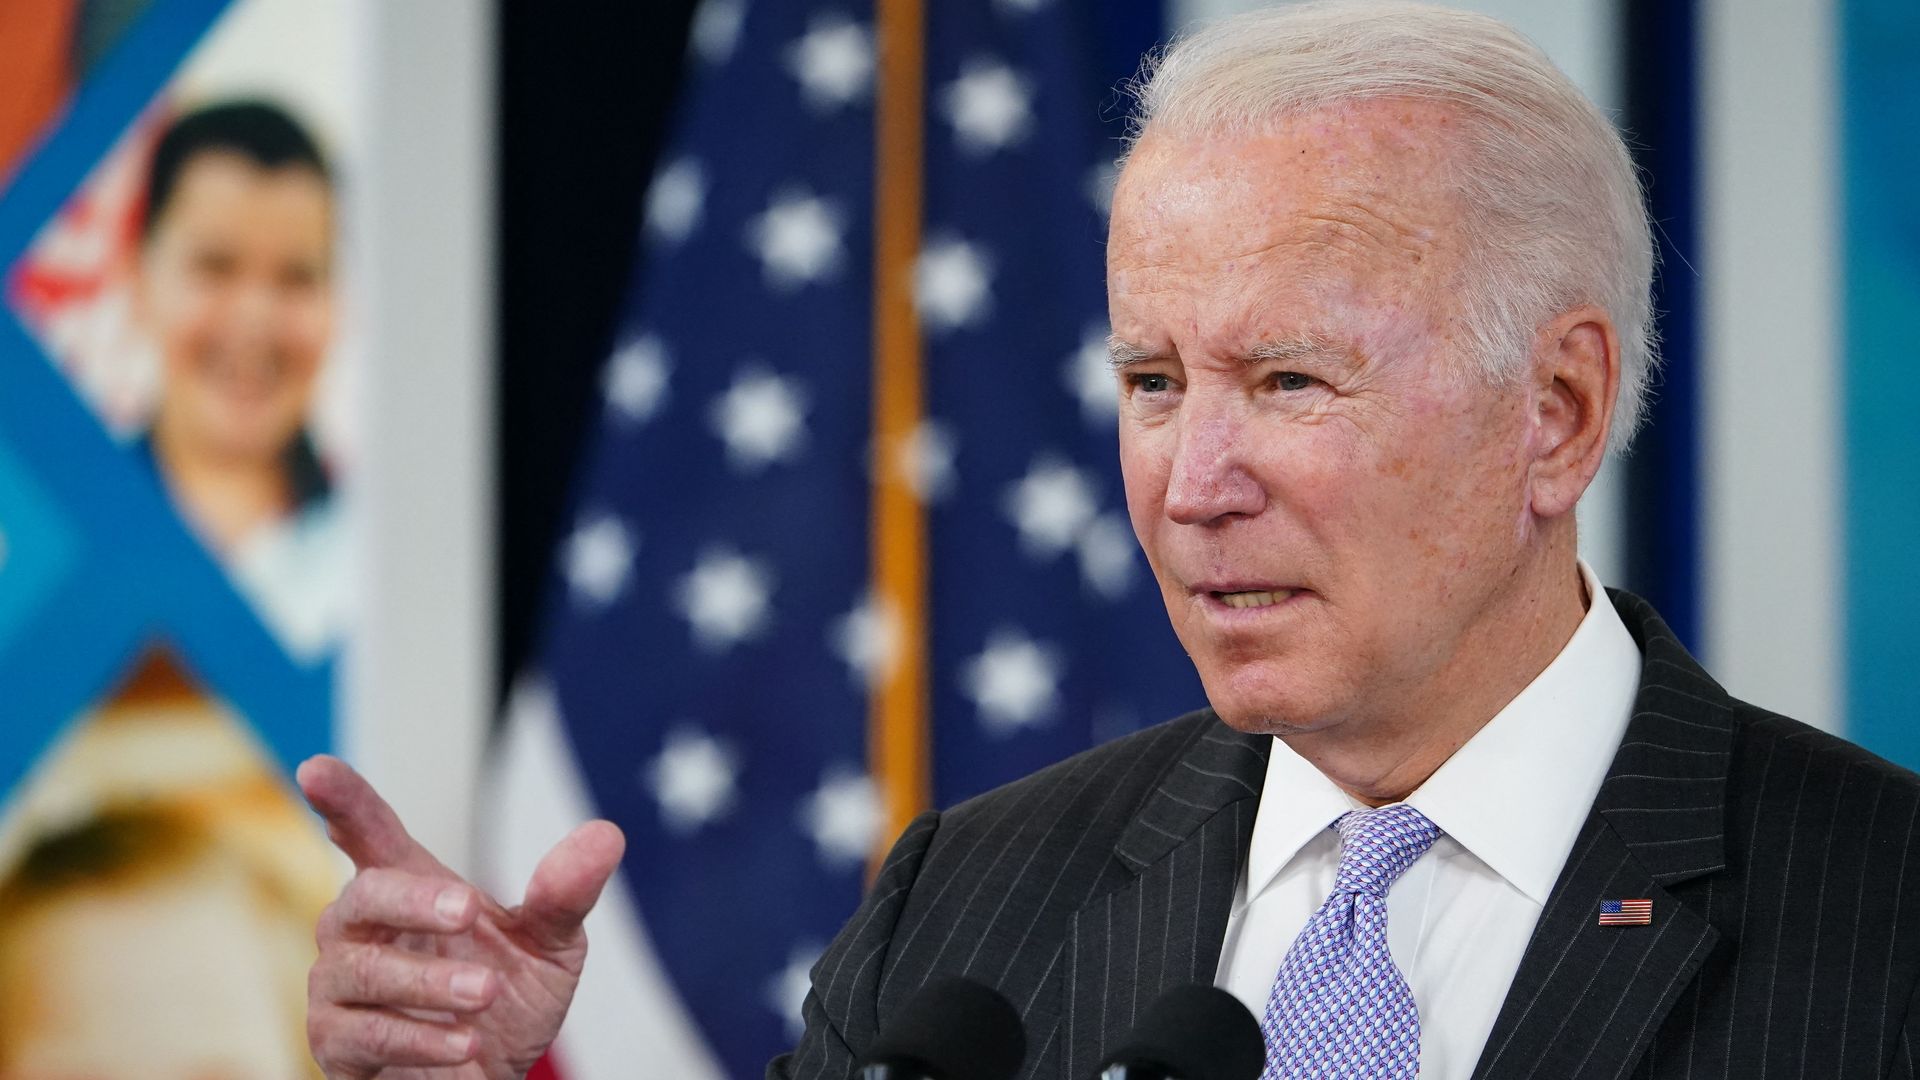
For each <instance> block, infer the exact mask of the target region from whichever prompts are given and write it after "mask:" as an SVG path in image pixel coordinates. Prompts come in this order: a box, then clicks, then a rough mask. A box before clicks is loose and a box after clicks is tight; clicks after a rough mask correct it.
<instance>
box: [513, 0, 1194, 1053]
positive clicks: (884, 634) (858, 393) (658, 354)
mask: <svg viewBox="0 0 1920 1080" xmlns="http://www.w3.org/2000/svg"><path fill="white" fill-rule="evenodd" d="M926 9H927V10H926V15H925V26H924V54H923V55H922V56H920V57H918V58H917V59H918V61H919V63H918V70H917V72H915V75H916V77H917V78H918V79H919V80H920V83H919V91H920V93H921V94H922V95H923V101H924V108H923V109H922V110H921V117H920V126H919V138H920V141H921V145H922V146H923V151H922V155H921V160H920V161H919V162H918V163H917V166H916V164H915V163H912V162H909V163H908V165H909V167H917V168H919V170H920V171H919V174H918V182H919V185H920V188H921V190H922V191H923V193H924V194H923V198H922V201H921V206H920V215H919V218H920V223H919V230H918V232H919V242H918V256H917V258H915V259H913V260H912V262H911V265H910V266H909V267H904V268H901V272H904V273H910V275H911V278H912V281H911V288H912V296H913V298H914V311H915V313H916V316H917V332H918V335H919V339H920V341H921V343H922V346H921V349H920V352H919V355H918V357H917V358H913V359H912V361H911V362H913V363H914V364H916V365H917V367H916V377H917V379H918V382H919V384H920V388H921V390H920V401H919V403H918V407H919V408H918V413H917V415H916V416H915V418H914V420H915V426H914V428H913V431H912V433H911V436H910V437H909V438H907V439H905V440H903V441H901V442H899V443H898V444H897V445H893V446H891V447H890V448H888V449H887V450H886V451H885V452H882V451H876V449H875V447H876V438H875V432H874V423H875V420H874V417H875V407H874V401H873V387H874V378H875V376H874V370H875V361H874V355H873V354H874V336H875V331H874V320H875V315H874V310H873V305H874V302H875V299H874V298H875V296H876V284H877V283H878V284H885V282H877V276H876V270H875V260H874V255H873V252H874V250H875V242H876V237H875V228H876V225H875V210H874V205H875V194H876V192H875V184H876V181H875V170H876V135H875V130H876V129H875V108H876V104H877V102H876V97H877V95H879V94H882V93H885V92H889V88H890V87H891V86H893V85H894V84H891V83H888V82H887V81H886V80H885V79H883V78H878V77H877V75H876V72H877V71H880V70H883V64H884V61H885V59H886V58H885V56H884V54H883V50H884V49H885V48H886V46H885V45H881V46H880V47H879V48H878V49H877V48H876V41H877V40H884V35H883V34H881V33H879V32H878V31H877V28H876V14H875V12H874V11H873V10H872V8H871V7H870V6H869V5H862V4H855V3H849V4H837V5H799V4H762V5H741V4H738V3H726V2H710V3H708V4H707V5H706V6H705V7H704V8H703V9H702V10H701V12H700V15H699V18H698V19H697V20H696V26H695V30H694V37H693V53H692V58H691V61H690V83H689V85H688V86H687V88H686V89H685V91H684V97H683V99H682V105H681V112H680V115H679V117H678V120H677V128H676V134H675V136H674V139H673V141H672V144H671V146H670V147H669V150H668V152H667V154H666V156H665V157H664V158H663V162H662V165H661V167H660V169H659V172H658V174H657V177H656V179H655V182H654V184H653V186H652V190H651V192H650V195H649V198H648V206H647V214H646V230H647V234H646V243H645V245H644V254H643V256H642V258H641V265H640V266H639V267H638V268H637V271H636V274H635V284H634V286H633V291H632V294H631V297H630V299H629V302H628V305H627V308H626V311H625V314H624V318H623V323H622V326H621V330H620V336H619V344H618V345H617V347H616V349H615V350H614V352H613V355H612V356H611V357H610V358H609V360H608V363H607V367H606V373H605V380H604V390H605V399H606V401H605V410H604V414H603V417H602V419H601V421H600V429H599V434H598V438H597V441H596V444H595V445H594V447H593V449H592V450H591V452H590V454H589V461H588V464H587V465H586V467H585V473H584V476H583V477H582V479H581V480H580V482H579V485H578V487H577V489H576V497H575V503H574V505H575V513H576V517H575V521H574V524H573V528H572V532H571V535H570V536H569V537H568V538H566V539H565V541H564V542H563V545H562V551H561V556H560V558H559V560H558V565H557V567H556V571H557V572H556V580H555V582H554V586H553V589H552V593H551V596H552V599H551V604H550V608H549V611H548V624H547V636H546V639H545V642H544V646H543V654H542V656H543V659H542V672H541V676H542V680H541V681H542V683H543V685H544V687H545V688H546V691H548V696H547V698H546V705H545V708H546V710H547V712H548V713H549V714H550V716H549V719H550V721H551V722H552V723H554V724H555V725H556V727H557V730H558V731H559V732H560V733H561V734H562V740H563V742H564V744H565V745H566V746H567V747H568V748H569V749H570V750H571V758H572V761H573V762H574V763H576V764H577V766H578V769H579V775H580V777H581V778H582V779H583V780H584V786H585V795H586V797H587V801H588V803H589V804H590V805H591V806H592V807H593V809H594V810H595V811H596V812H598V813H601V814H604V815H606V816H608V817H610V818H612V819H613V820H614V821H616V822H618V823H619V824H620V825H621V826H622V827H623V828H624V829H625V830H626V831H627V835H628V837H629V839H630V847H629V849H628V853H627V856H626V863H625V866H624V873H623V886H624V892H625V895H626V897H629V898H630V902H631V912H630V915H631V917H633V918H636V919H637V920H638V921H639V922H640V923H641V924H642V925H643V926H644V937H645V939H646V940H647V941H649V942H650V951H651V952H652V953H653V954H655V955H654V956H652V957H651V958H650V959H649V961H648V962H649V963H656V964H657V965H658V967H659V968H660V969H661V970H662V972H663V973H664V974H663V978H664V981H665V983H666V984H667V985H668V986H670V988H671V993H672V994H673V995H675V996H676V997H677V999H678V1003H677V1004H676V1005H675V1006H674V1008H675V1009H684V1014H685V1016H686V1017H687V1018H688V1020H689V1022H690V1023H691V1024H692V1025H693V1027H694V1028H695V1032H696V1037H697V1038H698V1039H699V1040H702V1041H704V1044H705V1045H706V1047H707V1048H708V1050H709V1051H710V1053H711V1054H712V1055H713V1059H714V1061H715V1062H716V1063H717V1064H718V1065H719V1066H720V1067H721V1068H722V1069H723V1070H724V1071H725V1072H726V1073H727V1074H729V1075H734V1076H751V1075H756V1074H757V1073H758V1072H759V1071H760V1070H761V1069H762V1068H763V1067H764V1065H765V1062H766V1060H767V1058H768V1057H770V1056H771V1055H772V1054H774V1053H777V1052H778V1051H780V1050H782V1049H784V1048H786V1047H788V1046H791V1045H792V1044H793V1042H794V1041H795V1039H796V1038H797V1036H798V1034H799V1032H798V1027H797V1024H798V1016H799V1004H800V999H801V997H802V996H803V995H804V993H805V989H806V985H807V984H806V973H807V969H808V967H809V966H810V965H811V964H812V962H813V960H814V959H815V958H816V957H817V956H818V954H819V952H820V950H821V949H822V948H823V947H824V945H825V943H826V942H827V941H828V940H829V939H830V938H831V937H832V935H833V934H834V933H835V932H836V931H837V929H838V928H839V926H840V924H841V923H842V922H843V921H845V919H846V918H847V916H848V915H849V914H850V913H851V912H852V911H853V909H854V908H855V906H856V905H857V903H858V901H859V897H860V892H861V888H862V884H863V880H864V871H865V869H866V867H867V865H868V861H869V859H870V858H871V856H872V854H873V852H874V851H875V850H876V845H878V846H879V847H880V848H881V849H884V845H885V843H886V842H887V841H889V840H890V839H891V836H890V835H886V834H888V833H890V831H891V829H890V828H888V827H887V826H886V825H885V824H884V823H883V822H884V819H885V814H884V813H883V809H884V805H885V802H886V798H885V796H886V792H885V791H884V790H882V788H881V786H880V784H879V783H878V782H877V781H876V778H875V773H874V771H873V766H872V763H871V762H870V761H869V746H870V734H869V713H870V705H871V702H872V701H873V692H874V688H875V687H876V686H877V685H878V684H879V683H881V682H883V681H884V680H886V679H887V678H888V677H889V676H890V674H891V673H893V672H895V671H897V670H898V665H900V664H901V663H903V662H905V661H904V659H903V656H902V652H903V650H908V649H916V648H918V649H923V650H924V653H923V656H924V663H925V672H926V677H925V683H924V691H923V694H922V698H921V699H922V700H923V701H924V704H925V710H924V711H925V715H924V717H923V719H924V723H925V725H926V728H927V731H928V734H927V737H926V741H927V744H928V746H929V747H930V754H931V761H930V763H929V764H928V766H927V768H928V775H929V776H930V780H931V784H930V786H931V792H930V795H931V799H932V801H933V802H934V803H935V804H937V805H951V804H952V803H954V802H957V801H959V800H962V799H965V798H967V797H969V796H972V795H974V794H977V793H979V792H981V791H984V790H986V789H988V788H991V787H993V786H995V785H998V784H1002V783H1005V782H1007V781H1009V780H1012V779H1015V778H1017V777H1019V776H1021V775H1024V774H1026V773H1028V772H1031V771H1033V770H1034V769H1037V768H1039V767H1042V766H1044V765H1047V764H1050V763H1052V762H1054V761H1057V760H1060V759H1061V758H1064V757H1066V756H1068V755H1070V754H1073V753H1075V752H1077V751H1080V750H1083V749H1085V748H1087V747H1088V746H1090V745H1093V744H1094V743H1096V742H1098V741H1101V740H1103V739H1106V738H1109V737H1112V736H1114V735H1118V734H1122V733H1124V732H1127V731H1131V730H1134V729H1136V728H1138V727H1140V726H1144V725H1146V724H1149V723H1153V722H1156V721H1159V720H1162V719H1166V718H1169V717H1171V716H1173V715H1176V714H1178V713H1180V712H1183V711H1186V710H1189V709H1192V708H1195V707H1198V706H1200V705H1202V704H1204V698H1203V696H1202V694H1201V691H1200V688H1199V684H1198V680H1197V679H1196V677H1195V676H1194V674H1193V671H1192V668H1191V667H1190V665H1189V664H1188V663H1187V660H1186V658H1185V656H1184V654H1183V653H1182V652H1181V650H1180V648H1179V645H1178V643H1177V642H1176V641H1175V639H1174V637H1173V634H1172V632H1171V630H1170V628H1169V626H1168V623H1167V618H1166V614H1165V612H1164V609H1163V608H1162V605H1161V602H1160V598H1159V596H1158V592H1157V589H1156V588H1155V586H1154V583H1153V580H1152V576H1151V574H1150V573H1149V572H1148V569H1147V567H1146V565H1145V562H1144V560H1143V558H1142V557H1141V555H1140V552H1139V550H1138V547H1137V545H1136V543H1135V541H1134V539H1133V534H1132V530H1131V527H1130V525H1129V524H1128V519H1127V513H1126V504H1125V499H1124V494H1123V492H1122V489H1121V482H1120V475H1119V469H1118V464H1117V456H1116V445H1115V424H1116V416H1115V403H1116V401H1117V392H1116V389H1115V385H1116V384H1115V381H1114V377H1113V375H1112V374H1111V372H1110V370H1109V368H1108V365H1107V351H1106V341H1105V339H1106V334H1107V326H1106V318H1105V290H1104V284H1103V253H1104V247H1103V237H1104V233H1105V221H1104V204H1105V200H1106V195H1107V192H1108V189H1109V188H1110V186H1111V182H1112V161H1113V159H1114V158H1115V157H1116V155H1117V154H1118V152H1119V149H1120V144H1119V142H1118V135H1119V130H1118V128H1119V123H1120V116H1119V113H1120V112H1121V103H1120V100H1119V98H1118V96H1117V95H1116V94H1115V93H1114V90H1113V77H1112V73H1111V71H1110V70H1108V69H1107V68H1106V67H1104V66H1103V64H1102V61H1101V58H1100V52H1099V44H1098V43H1099V40H1100V39H1099V37H1098V36H1097V34H1096V32H1095V31H1096V19H1097V18H1111V17H1112V13H1111V12H1108V11H1103V5H1100V4H1097V3H1094V2H1092V0H1075V2H1068V0H1052V2H1048V0H994V2H987V0H977V2H968V3H938V4H927V5H926ZM1133 17H1134V18H1136V19H1137V18H1138V16H1137V15H1134V16H1133ZM890 478H892V479H896V480H899V481H900V482H902V483H905V484H906V485H908V487H909V488H910V489H911V491H912V493H913V495H914V497H915V500H916V502H917V505H918V507H919V512H920V514H921V515H922V518H921V520H922V521H923V523H924V529H925V534H924V535H925V541H924V544H923V545H922V546H921V547H920V548H919V550H918V553H917V556H916V557H917V558H918V559H919V560H921V563H922V565H921V569H922V571H923V572H924V581H925V586H924V590H923V592H922V594H921V595H920V597H919V600H918V603H919V605H920V608H919V610H915V611H901V610H898V604H897V602H893V601H890V600H889V598H888V596H886V595H885V594H883V593H879V592H876V590H875V586H874V580H875V577H874V571H873V563H874V552H873V550H872V548H873V543H872V539H871V538H872V536H873V535H874V531H873V524H872V521H873V518H872V514H873V499H874V492H875V490H876V487H877V486H878V485H881V484H883V483H886V482H888V481H889V479H890ZM916 626H917V627H921V628H923V629H922V630H921V632H920V633H919V634H918V635H916V634H914V633H913V632H912V630H911V628H913V627H916ZM895 824H897V822H896V823H895ZM623 902H624V901H623ZM614 962H620V961H611V960H609V959H608V958H607V957H606V956H605V955H604V954H602V953H597V954H596V957H595V963H596V964H598V963H614ZM590 989H591V988H590V987H583V990H582V993H583V995H585V994H587V993H588V992H589V991H590ZM588 1011H589V1012H592V1010H591V1009H589V1010H588ZM585 1023H589V1022H588V1021H584V1020H583V1019H582V1017H581V1016H580V1015H579V1014H576V1018H575V1020H574V1021H573V1022H572V1023H571V1024H570V1027H569V1031H568V1033H567V1034H566V1035H564V1036H563V1041H562V1043H561V1045H560V1047H559V1051H558V1054H559V1058H560V1061H559V1064H560V1066H561V1068H562V1069H563V1070H565V1069H567V1068H568V1063H569V1062H570V1061H577V1060H583V1059H585V1058H589V1057H592V1056H593V1052H592V1050H591V1049H589V1048H586V1047H585V1044H586V1043H587V1042H589V1041H591V1040H594V1039H596V1038H601V1037H603V1036H601V1035H599V1034H597V1033H595V1032H592V1031H586V1030H581V1027H582V1025H583V1024H585ZM605 1037H615V1036H605Z"/></svg>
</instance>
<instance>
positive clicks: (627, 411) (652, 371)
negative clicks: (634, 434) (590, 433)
mask: <svg viewBox="0 0 1920 1080" xmlns="http://www.w3.org/2000/svg"><path fill="white" fill-rule="evenodd" d="M671 370H672V365H670V364H669V363H668V362H667V347H666V345H665V343H663V342H662V341H661V340H660V339H659V338H658V337H656V336H655V335H653V334H641V335H640V336H638V337H635V338H633V339H632V340H630V341H628V342H627V343H626V344H625V345H622V346H620V348H619V349H618V350H617V351H615V352H614V354H613V356H612V357H610V358H609V359H608V360H607V370H606V373H605V374H604V375H602V376H601V379H600V392H601V393H602V394H603V395H605V396H606V399H607V405H608V406H609V407H610V408H612V409H613V410H614V412H615V413H616V414H617V415H618V416H619V417H620V419H622V420H625V421H627V422H628V423H633V424H644V423H646V422H647V421H649V420H652V419H653V418H654V417H656V416H658V415H660V407H661V406H662V405H664V404H666V400H667V375H668V373H669V372H670V371H671Z"/></svg>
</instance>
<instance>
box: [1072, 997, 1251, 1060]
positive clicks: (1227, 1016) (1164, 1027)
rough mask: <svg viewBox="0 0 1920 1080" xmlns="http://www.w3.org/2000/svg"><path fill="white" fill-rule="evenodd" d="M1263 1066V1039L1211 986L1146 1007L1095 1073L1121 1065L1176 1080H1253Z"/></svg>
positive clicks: (1241, 1009) (1236, 1005) (1236, 1003)
mask: <svg viewBox="0 0 1920 1080" xmlns="http://www.w3.org/2000/svg"><path fill="white" fill-rule="evenodd" d="M1266 1064H1267V1041H1266V1037H1265V1036H1263V1035H1261V1034H1260V1025H1259V1023H1258V1022H1256V1021H1255V1020H1254V1018H1253V1014H1252V1013H1250V1012H1248V1011H1247V1007H1246V1006H1245V1005H1242V1004H1240V999H1239V998H1236V997H1234V996H1233V995H1232V994H1229V993H1227V992H1226V991H1225V990H1221V989H1219V988H1217V987H1212V986H1176V987H1174V988H1173V989H1171V990H1169V991H1167V992H1166V993H1164V994H1161V995H1160V997H1159V998H1158V999H1157V1000H1155V1001H1154V1003H1153V1004H1152V1005H1149V1006H1147V1011H1146V1012H1145V1013H1144V1014H1143V1015H1142V1016H1141V1017H1140V1020H1139V1022H1138V1023H1136V1024H1135V1025H1134V1028H1133V1030H1132V1031H1131V1032H1128V1033H1127V1038H1126V1041H1125V1042H1124V1043H1123V1044H1122V1045H1121V1047H1120V1049H1118V1050H1115V1051H1114V1052H1113V1053H1111V1054H1109V1055H1107V1057H1106V1059H1105V1060H1104V1061H1102V1062H1101V1063H1100V1067H1099V1068H1098V1069H1096V1070H1095V1072H1096V1073H1100V1072H1105V1071H1106V1070H1107V1069H1110V1068H1112V1067H1113V1066H1115V1065H1125V1066H1129V1067H1132V1068H1136V1069H1141V1070H1143V1071H1148V1070H1152V1071H1157V1072H1159V1073H1161V1074H1162V1075H1166V1076H1177V1077H1179V1078H1180V1080H1258V1077H1259V1076H1260V1072H1261V1070H1262V1069H1264V1068H1265V1067H1266Z"/></svg>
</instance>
